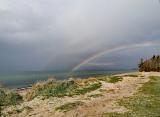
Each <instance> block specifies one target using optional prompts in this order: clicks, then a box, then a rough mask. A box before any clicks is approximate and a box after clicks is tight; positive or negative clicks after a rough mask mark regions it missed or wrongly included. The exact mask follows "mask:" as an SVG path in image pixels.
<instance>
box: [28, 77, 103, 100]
mask: <svg viewBox="0 0 160 117" xmlns="http://www.w3.org/2000/svg"><path fill="white" fill-rule="evenodd" d="M100 87H101V83H100V82H99V81H94V82H92V83H89V82H85V84H83V85H82V84H79V82H77V81H76V80H67V81H61V82H55V81H54V82H53V81H52V80H50V81H46V82H42V83H38V84H35V85H33V87H32V89H31V90H30V91H29V92H28V93H27V94H26V99H27V100H32V99H33V98H35V97H37V96H44V97H47V98H48V97H63V96H73V95H80V94H85V93H87V92H90V91H93V90H96V89H98V88H100Z"/></svg>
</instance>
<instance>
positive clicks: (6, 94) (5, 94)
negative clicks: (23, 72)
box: [0, 89, 23, 116]
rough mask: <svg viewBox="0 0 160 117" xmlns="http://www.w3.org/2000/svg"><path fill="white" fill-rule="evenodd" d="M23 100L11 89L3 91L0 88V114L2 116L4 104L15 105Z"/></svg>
mask: <svg viewBox="0 0 160 117" xmlns="http://www.w3.org/2000/svg"><path fill="white" fill-rule="evenodd" d="M21 102H23V97H22V96H20V95H19V94H18V93H16V92H13V91H5V90H3V89H0V116H2V110H3V108H4V107H6V106H11V105H14V106H15V105H17V104H20V103H21Z"/></svg>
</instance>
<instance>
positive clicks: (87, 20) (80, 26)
mask: <svg viewBox="0 0 160 117" xmlns="http://www.w3.org/2000/svg"><path fill="white" fill-rule="evenodd" d="M137 44H138V46H137ZM153 54H160V2H159V0H0V71H32V70H57V71H59V70H71V71H74V70H83V69H132V68H136V67H137V64H138V62H139V60H140V58H141V57H143V58H145V59H147V58H149V57H151V56H152V55H153Z"/></svg>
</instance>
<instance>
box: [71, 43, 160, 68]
mask: <svg viewBox="0 0 160 117" xmlns="http://www.w3.org/2000/svg"><path fill="white" fill-rule="evenodd" d="M153 45H160V42H158V41H148V42H144V43H139V44H129V45H121V46H118V47H115V48H110V49H106V50H104V51H102V52H99V53H96V54H94V55H93V56H91V57H89V58H87V59H85V60H83V61H82V62H81V63H79V64H78V65H76V66H74V67H73V69H72V71H76V70H78V69H79V68H80V67H82V66H83V65H85V64H87V63H89V62H90V61H92V60H94V59H96V58H98V57H101V56H102V55H104V54H109V53H111V52H116V51H119V50H124V49H131V48H139V47H149V46H153Z"/></svg>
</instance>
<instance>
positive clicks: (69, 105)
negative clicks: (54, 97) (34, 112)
mask: <svg viewBox="0 0 160 117" xmlns="http://www.w3.org/2000/svg"><path fill="white" fill-rule="evenodd" d="M81 105H83V102H81V101H76V102H72V103H66V104H64V105H61V106H59V107H56V108H55V110H59V111H62V112H68V111H70V110H72V109H75V108H77V107H78V106H81Z"/></svg>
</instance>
